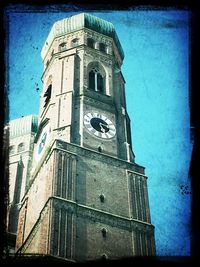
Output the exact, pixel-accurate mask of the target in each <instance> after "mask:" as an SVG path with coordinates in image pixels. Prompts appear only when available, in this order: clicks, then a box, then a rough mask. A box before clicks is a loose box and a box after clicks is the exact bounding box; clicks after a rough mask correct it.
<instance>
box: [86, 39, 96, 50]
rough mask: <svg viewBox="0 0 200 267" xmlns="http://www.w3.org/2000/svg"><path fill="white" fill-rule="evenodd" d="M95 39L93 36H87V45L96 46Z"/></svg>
mask: <svg viewBox="0 0 200 267" xmlns="http://www.w3.org/2000/svg"><path fill="white" fill-rule="evenodd" d="M94 44H95V41H94V40H93V39H92V38H87V46H89V47H91V48H94Z"/></svg>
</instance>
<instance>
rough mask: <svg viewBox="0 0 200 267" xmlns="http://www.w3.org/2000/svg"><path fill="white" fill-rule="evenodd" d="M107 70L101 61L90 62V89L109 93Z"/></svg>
mask: <svg viewBox="0 0 200 267" xmlns="http://www.w3.org/2000/svg"><path fill="white" fill-rule="evenodd" d="M106 77H107V75H106V71H105V69H104V67H103V66H102V64H100V63H99V62H90V63H89V64H88V84H87V85H88V86H87V87H88V89H90V90H93V91H95V92H99V93H102V94H107V88H106V87H107V86H106Z"/></svg>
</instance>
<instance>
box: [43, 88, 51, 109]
mask: <svg viewBox="0 0 200 267" xmlns="http://www.w3.org/2000/svg"><path fill="white" fill-rule="evenodd" d="M51 89H52V85H51V84H50V85H49V86H48V88H47V90H46V92H45V93H44V97H45V100H44V108H45V107H46V106H47V105H48V103H49V101H50V99H51Z"/></svg>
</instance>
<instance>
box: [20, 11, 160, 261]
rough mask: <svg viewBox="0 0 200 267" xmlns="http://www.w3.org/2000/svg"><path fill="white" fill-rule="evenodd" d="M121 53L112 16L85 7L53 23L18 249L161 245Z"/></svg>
mask: <svg viewBox="0 0 200 267" xmlns="http://www.w3.org/2000/svg"><path fill="white" fill-rule="evenodd" d="M123 58H124V53H123V49H122V47H121V44H120V42H119V39H118V37H117V34H116V32H115V29H114V26H113V25H112V24H111V23H110V22H107V21H105V20H102V19H99V18H97V17H94V16H92V15H90V14H86V13H81V14H78V15H75V16H72V17H69V18H67V19H63V20H60V21H57V22H55V24H54V25H53V27H52V29H51V31H50V33H49V35H48V37H47V40H46V42H45V44H44V47H43V49H42V59H43V63H44V72H43V75H42V81H43V85H44V86H43V92H42V94H41V101H40V112H39V127H38V132H37V135H36V138H35V145H34V153H33V154H34V155H33V164H32V176H31V182H30V187H29V190H28V191H27V193H26V194H25V196H24V198H23V201H22V206H21V209H20V215H19V224H18V233H17V243H16V249H17V253H18V254H19V253H34V254H35V253H37V254H42V255H44V254H46V255H51V256H54V257H60V258H63V259H67V260H71V261H75V262H79V261H87V260H96V259H100V258H101V257H103V258H109V259H119V258H123V257H131V256H138V255H142V256H152V255H155V241H154V227H153V225H152V224H151V221H150V211H149V204H148V193H147V177H146V176H145V174H144V167H142V166H140V165H138V164H136V163H135V156H134V153H133V151H132V144H131V130H130V119H129V116H128V114H127V110H126V101H125V80H124V78H123V75H122V72H121V65H122V62H123Z"/></svg>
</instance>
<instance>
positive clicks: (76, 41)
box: [71, 38, 79, 47]
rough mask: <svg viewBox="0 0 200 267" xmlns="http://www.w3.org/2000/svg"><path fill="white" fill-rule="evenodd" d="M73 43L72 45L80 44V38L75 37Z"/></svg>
mask: <svg viewBox="0 0 200 267" xmlns="http://www.w3.org/2000/svg"><path fill="white" fill-rule="evenodd" d="M71 45H72V47H76V46H77V45H79V39H78V38H74V39H73V40H72V41H71Z"/></svg>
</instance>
